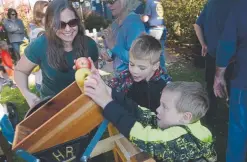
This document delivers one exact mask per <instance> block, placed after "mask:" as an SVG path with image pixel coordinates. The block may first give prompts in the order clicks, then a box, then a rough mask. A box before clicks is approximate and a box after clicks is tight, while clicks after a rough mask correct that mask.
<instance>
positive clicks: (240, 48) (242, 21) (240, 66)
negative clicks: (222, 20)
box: [227, 0, 247, 89]
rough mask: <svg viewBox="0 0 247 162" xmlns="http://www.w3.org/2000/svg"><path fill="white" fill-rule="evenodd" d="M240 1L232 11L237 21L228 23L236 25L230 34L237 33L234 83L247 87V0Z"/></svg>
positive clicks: (242, 87)
mask: <svg viewBox="0 0 247 162" xmlns="http://www.w3.org/2000/svg"><path fill="white" fill-rule="evenodd" d="M238 1H239V2H238V4H237V5H236V7H235V8H234V10H233V12H232V16H234V20H235V22H229V24H227V25H233V26H236V28H235V30H234V31H229V32H230V33H229V35H235V36H234V37H235V40H233V41H234V42H235V43H236V51H235V52H236V53H235V56H234V57H235V59H236V65H235V70H234V74H233V75H234V76H233V77H234V78H233V81H232V84H233V86H234V87H237V88H241V89H247V75H246V69H247V21H246V16H245V15H247V7H246V6H247V1H245V0H238ZM227 23H228V22H227ZM232 23H234V24H232Z"/></svg>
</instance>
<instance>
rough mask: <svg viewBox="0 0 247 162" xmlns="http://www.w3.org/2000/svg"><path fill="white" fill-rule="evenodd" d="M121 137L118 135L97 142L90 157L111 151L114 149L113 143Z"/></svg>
mask: <svg viewBox="0 0 247 162" xmlns="http://www.w3.org/2000/svg"><path fill="white" fill-rule="evenodd" d="M122 137H123V135H120V134H118V135H115V136H111V137H108V138H106V139H104V140H101V141H99V142H98V143H97V145H96V146H95V148H94V150H93V152H92V153H91V155H90V157H91V158H92V157H95V156H98V155H100V154H103V153H105V152H108V151H111V150H112V149H113V148H114V147H115V141H116V140H118V139H120V138H122Z"/></svg>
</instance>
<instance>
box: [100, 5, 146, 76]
mask: <svg viewBox="0 0 247 162" xmlns="http://www.w3.org/2000/svg"><path fill="white" fill-rule="evenodd" d="M106 2H107V7H108V8H109V9H110V10H111V12H112V15H113V16H114V17H115V21H114V22H113V23H112V24H111V26H110V27H108V28H107V29H106V30H105V31H104V32H103V37H104V39H105V46H106V51H103V52H100V53H101V56H102V55H103V56H102V57H103V58H104V59H106V60H109V59H112V60H113V69H114V74H115V75H118V74H119V73H121V72H122V71H124V70H126V69H128V66H129V50H130V47H131V44H132V42H133V41H134V40H135V39H136V38H137V37H138V36H140V35H141V34H142V33H145V27H144V24H143V23H142V21H141V18H140V16H139V15H138V14H136V13H134V10H135V9H136V7H137V6H138V5H140V1H138V0H107V1H106Z"/></svg>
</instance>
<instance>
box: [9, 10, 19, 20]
mask: <svg viewBox="0 0 247 162" xmlns="http://www.w3.org/2000/svg"><path fill="white" fill-rule="evenodd" d="M12 12H15V14H16V18H18V13H17V12H16V10H15V9H13V8H9V9H8V13H7V15H8V18H9V19H10V18H11V14H12Z"/></svg>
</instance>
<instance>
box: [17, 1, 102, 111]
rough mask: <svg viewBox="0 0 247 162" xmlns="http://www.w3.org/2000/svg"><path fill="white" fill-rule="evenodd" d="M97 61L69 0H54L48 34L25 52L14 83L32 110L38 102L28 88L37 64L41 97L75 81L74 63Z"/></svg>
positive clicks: (92, 44)
mask: <svg viewBox="0 0 247 162" xmlns="http://www.w3.org/2000/svg"><path fill="white" fill-rule="evenodd" d="M79 57H91V58H92V59H93V61H94V62H95V64H97V60H98V50H97V46H96V43H95V42H94V41H93V40H92V39H91V38H89V37H86V36H85V35H84V29H83V27H82V23H81V21H80V19H79V16H78V14H77V13H76V11H75V10H74V8H73V6H72V4H71V3H70V2H69V1H68V0H53V1H52V2H51V3H49V6H48V8H47V11H46V15H45V34H44V35H42V36H40V37H38V38H36V39H35V40H34V41H33V42H31V43H30V45H29V46H28V47H27V48H26V49H25V55H23V56H22V58H21V59H20V61H19V62H18V64H17V66H16V68H15V75H14V78H15V81H16V84H17V86H18V87H19V89H20V90H21V92H22V94H23V96H24V97H25V98H26V100H27V102H28V104H29V106H30V107H33V106H34V105H35V104H36V103H37V102H38V101H39V100H40V98H38V97H37V96H36V95H35V94H33V93H31V92H30V90H29V89H28V79H27V78H28V76H29V74H30V73H31V71H32V70H33V68H34V67H36V66H37V65H39V66H40V68H41V70H42V78H43V79H42V84H41V89H40V95H41V98H44V97H48V96H54V95H56V94H58V93H59V92H60V91H62V90H63V89H64V88H66V87H67V86H68V85H70V84H71V83H72V82H73V81H74V80H75V79H74V78H75V71H74V70H73V65H74V60H75V59H77V58H79Z"/></svg>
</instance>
